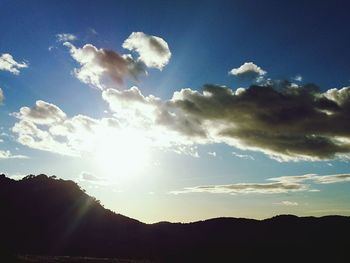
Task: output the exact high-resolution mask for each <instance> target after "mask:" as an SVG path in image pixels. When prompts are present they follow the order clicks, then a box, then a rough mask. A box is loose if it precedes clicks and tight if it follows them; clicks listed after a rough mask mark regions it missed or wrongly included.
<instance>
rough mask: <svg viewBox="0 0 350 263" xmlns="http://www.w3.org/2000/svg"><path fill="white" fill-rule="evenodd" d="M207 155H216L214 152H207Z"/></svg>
mask: <svg viewBox="0 0 350 263" xmlns="http://www.w3.org/2000/svg"><path fill="white" fill-rule="evenodd" d="M208 154H209V155H211V156H213V157H216V152H208Z"/></svg>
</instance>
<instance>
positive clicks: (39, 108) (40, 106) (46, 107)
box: [15, 100, 66, 124]
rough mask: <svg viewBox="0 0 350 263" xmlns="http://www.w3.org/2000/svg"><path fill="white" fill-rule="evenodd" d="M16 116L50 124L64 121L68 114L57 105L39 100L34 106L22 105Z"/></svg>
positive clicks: (37, 122)
mask: <svg viewBox="0 0 350 263" xmlns="http://www.w3.org/2000/svg"><path fill="white" fill-rule="evenodd" d="M15 116H16V117H17V118H18V119H22V120H23V119H25V120H28V121H31V122H33V123H35V124H50V123H54V122H59V121H63V120H64V119H66V114H65V113H64V112H63V111H62V110H61V109H60V108H59V107H57V106H56V105H54V104H51V103H47V102H45V101H42V100H38V101H36V103H35V106H34V107H32V108H28V107H22V108H21V109H20V110H19V113H16V114H15Z"/></svg>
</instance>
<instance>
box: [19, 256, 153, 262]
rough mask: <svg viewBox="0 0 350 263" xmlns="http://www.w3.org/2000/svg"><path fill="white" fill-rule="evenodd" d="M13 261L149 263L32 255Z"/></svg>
mask: <svg viewBox="0 0 350 263" xmlns="http://www.w3.org/2000/svg"><path fill="white" fill-rule="evenodd" d="M15 260H16V262H17V263H151V262H150V261H143V260H142V261H141V260H128V259H113V258H91V257H68V256H32V255H25V256H24V255H20V256H17V257H15Z"/></svg>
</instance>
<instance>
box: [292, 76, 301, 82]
mask: <svg viewBox="0 0 350 263" xmlns="http://www.w3.org/2000/svg"><path fill="white" fill-rule="evenodd" d="M293 80H295V81H298V82H301V81H303V76H301V75H300V74H298V75H296V76H295V77H294V78H293Z"/></svg>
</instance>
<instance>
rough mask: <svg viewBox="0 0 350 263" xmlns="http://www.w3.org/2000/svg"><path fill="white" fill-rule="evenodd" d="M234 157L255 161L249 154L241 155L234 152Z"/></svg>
mask: <svg viewBox="0 0 350 263" xmlns="http://www.w3.org/2000/svg"><path fill="white" fill-rule="evenodd" d="M232 155H233V156H236V157H238V158H241V159H246V160H253V161H254V160H255V159H254V157H253V156H251V155H249V154H239V153H236V152H232Z"/></svg>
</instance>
